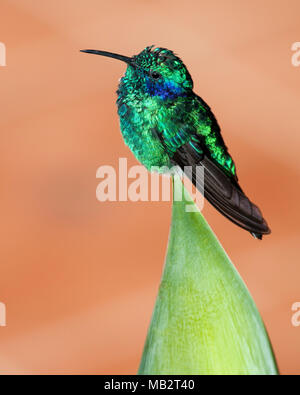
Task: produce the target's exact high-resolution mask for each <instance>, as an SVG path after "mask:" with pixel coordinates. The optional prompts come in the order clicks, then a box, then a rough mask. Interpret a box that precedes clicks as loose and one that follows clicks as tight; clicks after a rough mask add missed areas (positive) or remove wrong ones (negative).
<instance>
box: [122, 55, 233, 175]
mask: <svg viewBox="0 0 300 395" xmlns="http://www.w3.org/2000/svg"><path fill="white" fill-rule="evenodd" d="M135 63H136V64H137V65H138V66H140V67H138V68H137V67H133V66H131V65H128V68H127V71H126V74H125V76H124V77H123V78H122V79H121V83H120V86H119V90H118V101H117V104H118V113H119V116H120V125H121V131H122V134H123V137H124V140H125V143H126V144H127V145H128V146H129V148H130V149H131V150H132V152H133V153H134V155H135V156H136V158H137V159H138V160H139V161H140V162H141V163H142V164H143V165H144V166H146V168H147V169H149V170H151V167H153V166H158V167H161V166H170V165H172V162H171V161H170V159H172V156H173V154H174V152H176V151H177V149H178V148H179V147H181V146H182V145H184V144H186V143H191V144H192V142H193V140H196V141H198V140H199V138H200V139H202V141H203V143H204V145H205V148H206V149H207V151H208V152H209V153H210V155H211V157H212V158H213V159H215V160H216V162H217V163H218V164H219V165H220V166H222V167H223V168H224V170H225V171H226V172H230V173H231V174H232V175H233V176H235V166H234V163H233V160H232V158H231V157H230V155H229V153H228V151H227V148H226V146H225V144H224V141H223V139H222V137H221V135H220V129H219V127H218V124H217V122H216V120H215V118H214V117H213V115H212V113H211V111H210V109H209V107H208V106H207V105H206V104H205V103H204V102H203V101H202V100H201V99H200V98H199V97H198V96H196V95H195V94H194V93H193V91H192V89H193V82H192V79H191V77H190V75H189V73H188V71H187V69H186V67H185V66H184V64H183V63H182V61H181V60H180V59H179V58H178V57H177V56H175V55H174V54H173V52H172V51H170V50H167V49H160V48H156V49H154V50H153V51H151V47H148V48H146V49H145V50H144V51H143V52H141V54H139V55H138V56H136V57H135ZM145 70H148V71H150V70H151V71H152V72H153V71H155V72H158V73H159V74H160V76H161V77H160V78H159V79H160V80H161V82H160V81H159V80H158V81H153V79H152V78H151V76H149V74H148V73H145ZM149 85H150V88H149ZM151 85H153V86H154V87H153V88H152V89H151ZM155 85H157V86H158V88H157V89H155ZM160 87H162V88H161V89H162V92H163V93H162V94H160V91H159V88H160ZM166 87H167V88H169V91H170V92H169V94H168V93H166V94H164V93H165V92H166ZM133 130H134V132H133ZM161 140H163V143H164V144H162V141H161Z"/></svg>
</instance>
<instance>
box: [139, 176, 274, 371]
mask: <svg viewBox="0 0 300 395" xmlns="http://www.w3.org/2000/svg"><path fill="white" fill-rule="evenodd" d="M174 183H175V184H174V186H175V187H176V188H178V187H179V188H184V187H183V186H182V183H181V181H180V179H179V178H178V177H175V181H174ZM176 196H177V195H176ZM187 204H189V205H194V203H192V202H191V200H189V201H187V200H184V199H183V200H182V201H174V202H173V214H172V224H171V231H170V239H169V245H168V251H167V258H166V263H165V268H164V273H163V277H162V280H161V284H160V288H159V293H158V297H157V301H156V306H155V309H154V313H153V317H152V322H151V325H150V328H149V332H148V336H147V340H146V344H145V348H144V353H143V357H142V361H141V365H140V369H139V374H200V375H208V374H217V375H220V374H225V375H230V374H241V375H248V374H249V375H250V374H260V375H274V374H277V373H278V371H277V367H276V362H275V360H274V356H273V352H272V348H271V345H270V342H269V339H268V335H267V333H266V330H265V327H264V324H263V322H262V320H261V317H260V315H259V313H258V311H257V308H256V306H255V304H254V301H253V299H252V298H251V296H250V294H249V292H248V290H247V288H246V286H245V284H244V282H243V280H242V279H241V277H240V276H239V274H238V272H237V271H236V269H235V268H234V266H233V265H232V263H231V262H230V260H229V258H228V256H227V255H226V253H225V251H224V249H223V248H222V246H221V245H220V243H219V241H218V240H217V238H216V236H215V235H214V233H213V232H212V230H211V229H210V227H209V226H208V224H207V222H206V221H205V219H204V218H203V216H202V214H201V213H200V212H199V211H198V210H196V212H186V205H187ZM253 242H254V243H255V242H256V241H255V240H253Z"/></svg>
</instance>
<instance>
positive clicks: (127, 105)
mask: <svg viewBox="0 0 300 395" xmlns="http://www.w3.org/2000/svg"><path fill="white" fill-rule="evenodd" d="M117 104H118V114H119V117H120V127H121V132H122V135H123V138H124V141H125V143H126V145H128V147H129V148H130V149H131V151H132V152H133V154H134V155H135V157H136V158H137V159H138V160H139V161H140V162H141V163H142V164H143V165H144V166H145V167H146V168H147V169H148V170H151V167H165V166H169V165H170V159H169V156H168V154H167V153H166V152H165V148H164V146H163V145H162V143H161V141H160V139H159V137H158V135H157V130H158V126H159V122H160V118H161V108H159V105H158V103H157V101H156V100H153V99H152V98H138V97H134V98H129V99H128V98H123V99H122V100H118V101H117Z"/></svg>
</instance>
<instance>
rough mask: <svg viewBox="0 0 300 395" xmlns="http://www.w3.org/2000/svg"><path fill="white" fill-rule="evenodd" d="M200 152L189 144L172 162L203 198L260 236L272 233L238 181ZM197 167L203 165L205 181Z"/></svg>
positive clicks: (181, 149) (241, 225) (179, 151)
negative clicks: (202, 192)
mask: <svg viewBox="0 0 300 395" xmlns="http://www.w3.org/2000/svg"><path fill="white" fill-rule="evenodd" d="M198 151H199V150H198ZM198 151H195V149H194V148H193V147H192V146H191V144H189V143H186V144H185V145H183V146H182V147H180V148H179V149H178V150H177V151H176V152H175V154H174V156H173V158H172V161H173V162H174V163H175V164H176V165H178V166H179V167H180V168H181V169H182V170H183V171H184V173H185V174H186V175H187V177H188V178H189V179H190V180H191V181H192V183H193V184H194V185H195V186H196V187H197V189H199V190H200V191H204V197H205V198H206V199H207V200H208V201H209V202H210V203H211V204H212V205H213V206H214V207H215V208H216V209H217V210H218V211H219V212H220V213H221V214H223V215H224V216H225V217H227V218H228V219H229V220H231V221H232V222H233V223H235V224H236V225H238V226H240V227H241V228H244V229H246V230H248V231H249V232H250V233H252V234H253V236H255V237H257V238H261V237H262V235H264V234H268V233H270V229H269V227H268V225H267V223H266V221H265V220H264V218H263V216H262V214H261V211H260V210H259V208H258V207H257V206H256V205H255V204H253V203H252V202H251V201H250V200H249V199H248V198H247V196H246V195H245V194H244V192H243V191H242V190H241V188H240V187H239V185H238V183H237V181H235V179H234V178H233V177H232V176H229V175H227V174H226V173H225V172H224V171H222V170H221V169H220V167H219V166H217V165H216V164H215V163H214V162H213V161H212V160H211V159H210V158H209V157H208V156H206V155H205V154H199V152H198ZM197 166H203V168H204V180H203V179H202V174H203V173H202V172H197Z"/></svg>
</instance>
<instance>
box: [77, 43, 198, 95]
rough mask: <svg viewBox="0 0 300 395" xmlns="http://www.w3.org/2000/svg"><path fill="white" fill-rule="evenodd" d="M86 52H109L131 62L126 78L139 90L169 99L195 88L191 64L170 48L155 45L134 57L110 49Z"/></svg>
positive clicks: (110, 55) (112, 56) (114, 56)
mask: <svg viewBox="0 0 300 395" xmlns="http://www.w3.org/2000/svg"><path fill="white" fill-rule="evenodd" d="M82 52H86V53H92V54H95V55H102V56H108V57H111V58H115V59H118V60H121V61H124V62H125V63H127V65H128V66H127V70H126V74H125V77H124V79H125V81H126V84H127V86H128V88H129V89H134V90H136V91H137V90H139V91H140V92H141V93H143V94H146V95H149V96H157V97H160V98H161V99H163V100H165V99H173V98H176V97H178V96H186V95H187V94H188V93H189V92H190V91H191V90H192V89H193V81H192V78H191V76H190V74H189V72H188V70H187V68H186V67H185V65H184V64H183V62H182V60H181V59H180V58H179V57H178V56H176V55H175V54H174V52H172V51H170V50H169V49H165V48H154V47H153V46H151V47H147V48H145V49H144V50H143V51H142V52H140V53H139V54H138V55H135V56H132V57H127V56H123V55H118V54H114V53H111V52H106V51H95V50H83V51H82Z"/></svg>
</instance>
